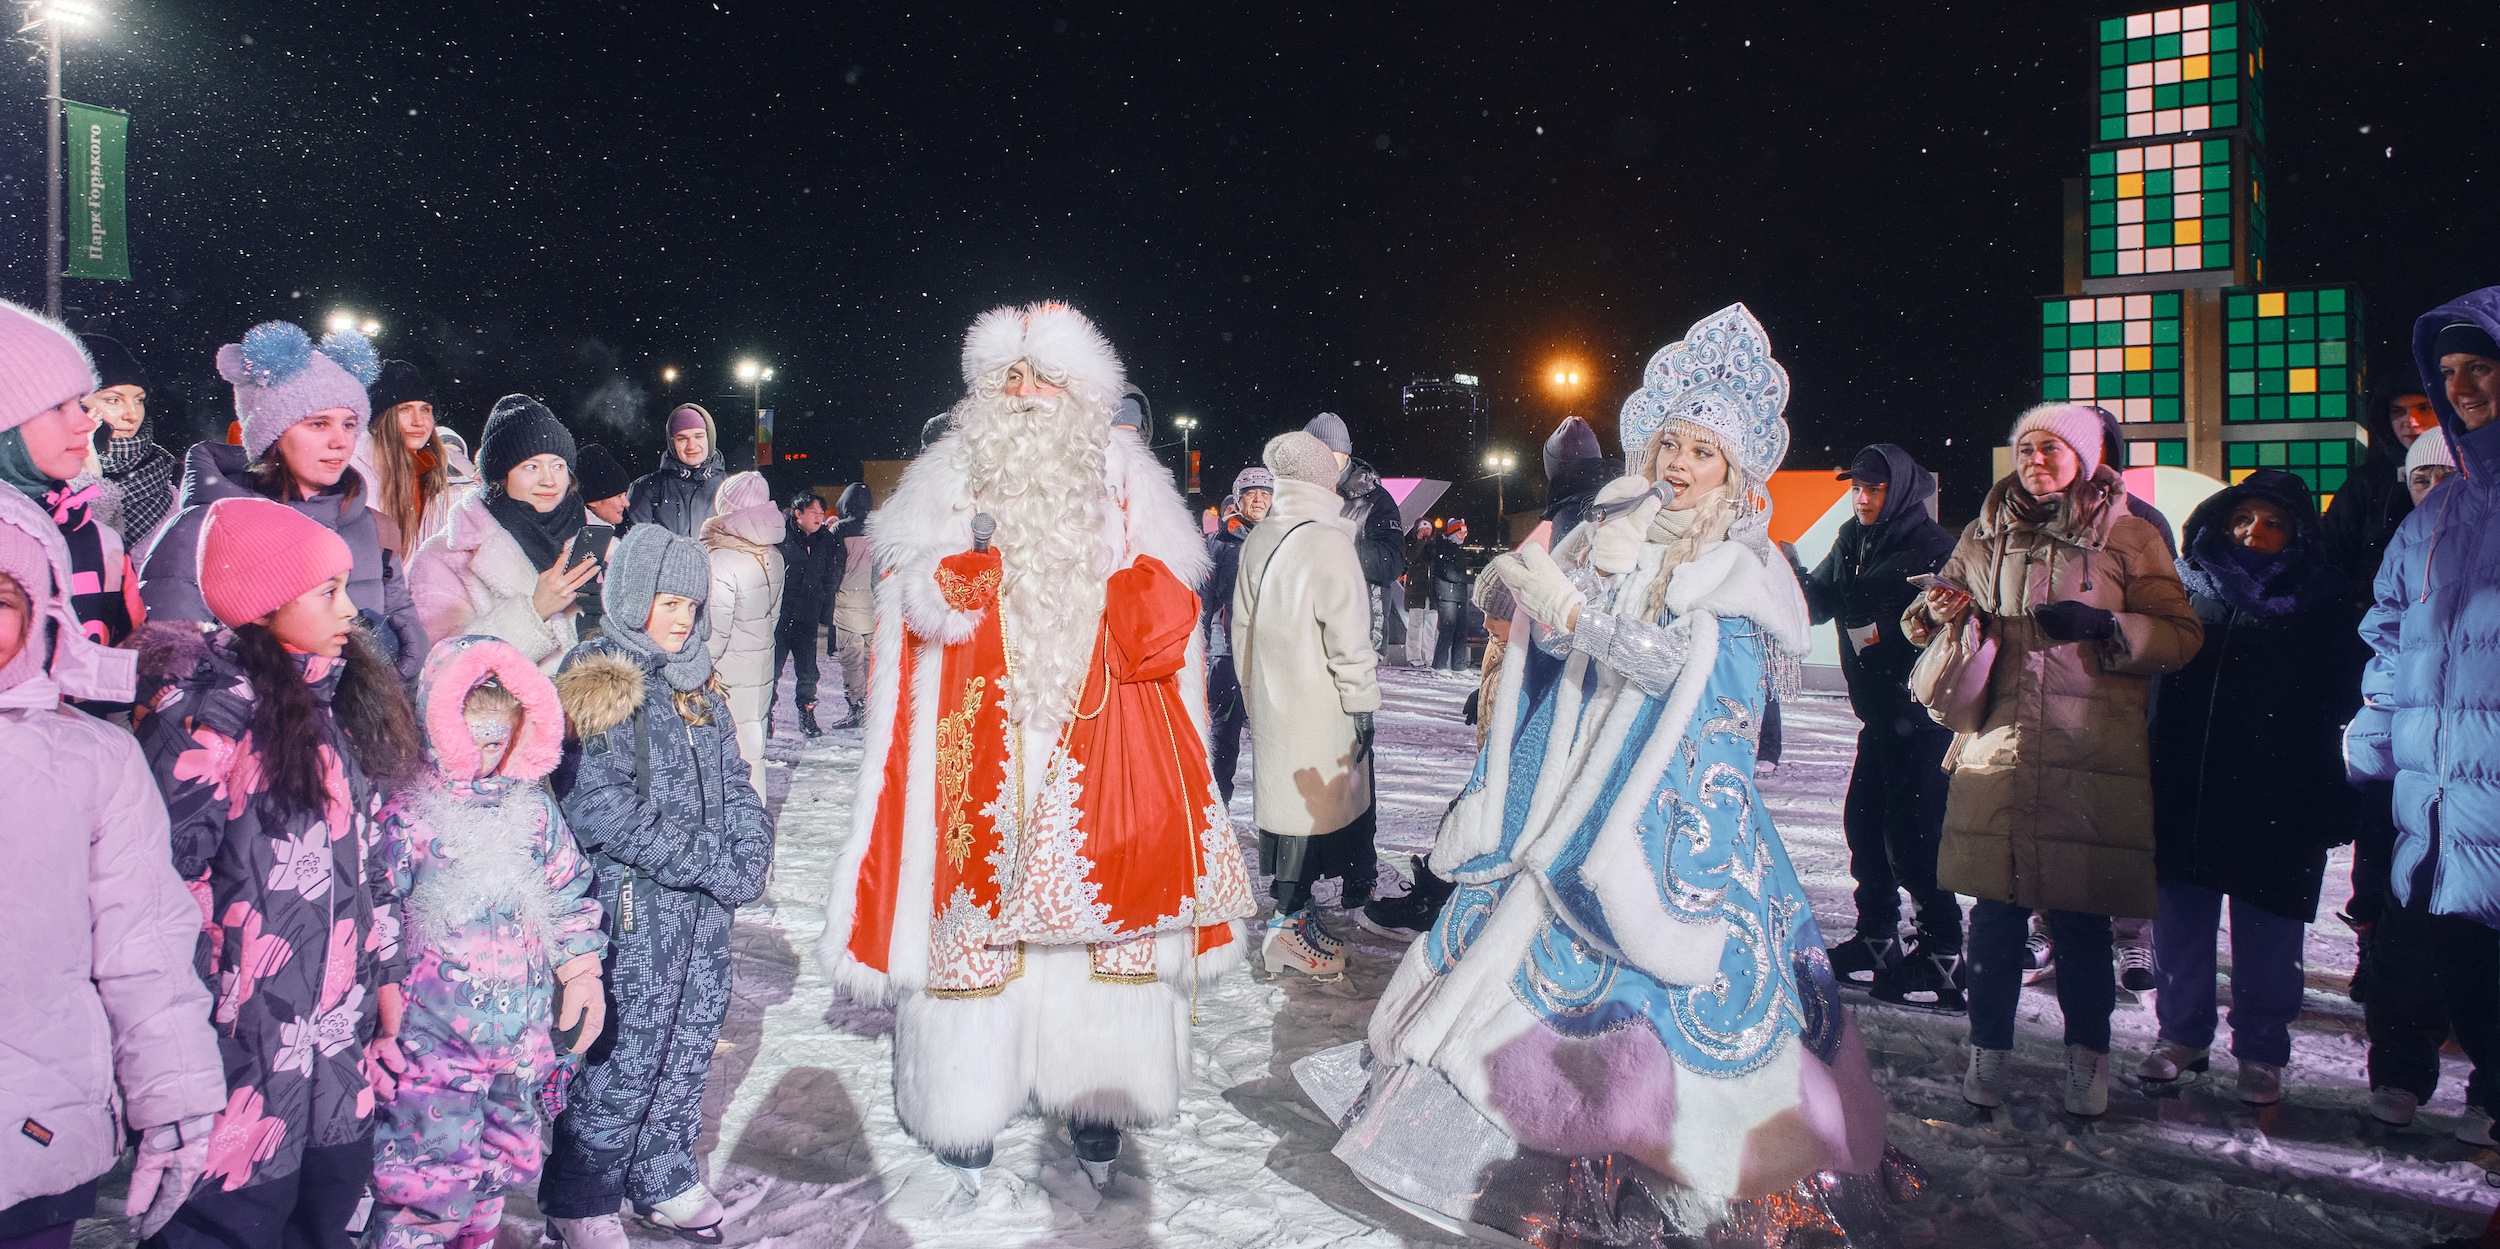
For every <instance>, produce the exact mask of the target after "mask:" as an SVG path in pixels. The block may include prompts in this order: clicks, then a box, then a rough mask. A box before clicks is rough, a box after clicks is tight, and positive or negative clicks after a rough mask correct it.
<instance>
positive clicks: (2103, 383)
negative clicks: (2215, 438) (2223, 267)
mask: <svg viewBox="0 0 2500 1249" xmlns="http://www.w3.org/2000/svg"><path fill="white" fill-rule="evenodd" d="M2040 322H2041V325H2042V327H2043V328H2042V335H2043V339H2042V341H2043V344H2044V349H2043V350H2042V352H2041V353H2040V363H2041V385H2040V397H2041V398H2043V399H2066V400H2072V401H2075V402H2079V403H2096V404H2099V405H2100V406H2102V407H2104V408H2107V409H2109V410H2110V411H2111V412H2112V413H2115V414H2116V415H2117V417H2118V419H2119V420H2121V421H2124V422H2129V423H2143V424H2151V423H2155V422H2160V421H2177V420H2178V419H2179V400H2178V394H2179V386H2180V376H2179V369H2180V363H2179V355H2180V353H2179V348H2178V346H2177V344H2178V342H2179V296H2178V295H2177V293H2176V292H2162V293H2158V294H2144V295H2102V296H2083V297H2078V296H2070V295H2060V296H2056V297H2053V298H2049V299H2044V300H2041V301H2040ZM2058 327H2063V328H2064V329H2065V331H2066V335H2067V337H2066V341H2067V342H2068V343H2069V344H2071V345H2070V346H2069V347H2068V348H2067V349H2066V350H2065V351H2063V352H2060V351H2057V350H2056V349H2054V348H2053V347H2047V346H2045V344H2046V343H2047V342H2048V339H2047V337H2046V336H2047V334H2048V332H2049V331H2050V330H2051V329H2053V328H2058Z"/></svg>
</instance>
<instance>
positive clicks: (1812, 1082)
mask: <svg viewBox="0 0 2500 1249" xmlns="http://www.w3.org/2000/svg"><path fill="white" fill-rule="evenodd" d="M1787 398H1788V379H1787V374H1786V372H1785V371H1784V370H1782V369H1781V368H1780V366H1779V365H1778V364H1777V363H1776V362H1775V361H1773V360H1772V358H1771V354H1770V344H1769V342H1768V340H1767V338H1766V337H1765V336H1764V334H1763V331H1762V327H1761V325H1760V324H1759V323H1758V322H1756V321H1755V320H1754V318H1753V316H1752V314H1751V313H1749V312H1748V311H1746V309H1745V308H1744V306H1743V305H1741V304H1740V305H1734V306H1731V307H1728V308H1725V309H1722V310H1721V311H1719V312H1717V313H1714V314H1712V315H1711V316H1709V317H1707V318H1705V319H1703V320H1702V321H1701V322H1699V323H1698V324H1696V325H1694V326H1693V327H1692V329H1691V330H1690V331H1689V332H1688V333H1687V335H1686V337H1685V338H1684V339H1683V340H1682V341H1680V342H1675V343H1670V344H1668V345H1667V346H1666V347H1665V348H1663V349H1662V350H1660V351H1659V352H1658V354H1657V355H1655V356H1654V357H1652V358H1651V360H1650V362H1649V365H1648V368H1647V370H1646V371H1645V374H1644V381H1643V385H1642V387H1641V389H1640V390H1639V391H1637V392H1635V393H1634V394H1633V395H1632V396H1631V398H1630V399H1629V400H1627V401H1626V402H1625V404H1624V407H1623V414H1622V435H1623V444H1624V451H1625V452H1626V454H1627V456H1628V463H1629V464H1630V466H1631V467H1632V469H1633V471H1634V472H1635V473H1638V474H1639V476H1636V477H1630V478H1620V479H1617V481H1616V482H1615V483H1614V484H1612V485H1610V486H1608V487H1606V488H1605V489H1604V490H1602V491H1600V492H1599V493H1598V494H1597V496H1596V498H1595V500H1594V501H1593V502H1592V504H1591V505H1590V507H1589V509H1588V512H1587V515H1586V517H1585V518H1584V520H1583V522H1582V523H1581V524H1580V525H1578V526H1577V527H1576V528H1575V529H1574V530H1573V532H1571V533H1570V534H1568V535H1558V537H1557V541H1556V543H1555V553H1554V554H1553V555H1552V556H1550V557H1549V556H1547V555H1546V554H1545V553H1544V552H1543V551H1542V550H1527V551H1521V552H1518V553H1516V554H1510V555H1504V556H1501V557H1499V558H1498V559H1497V560H1496V561H1495V563H1494V565H1493V567H1492V568H1490V569H1488V570H1487V576H1488V577H1490V576H1494V575H1500V576H1502V577H1503V578H1504V579H1506V580H1507V581H1509V582H1510V583H1511V584H1512V585H1513V586H1514V588H1515V589H1516V596H1515V597H1516V600H1517V602H1518V604H1519V606H1518V609H1517V613H1516V615H1515V617H1514V620H1513V623H1512V626H1511V629H1512V638H1513V643H1514V645H1513V649H1514V652H1515V654H1516V656H1517V658H1515V659H1514V661H1513V662H1510V663H1508V664H1506V665H1505V666H1504V669H1503V673H1502V677H1501V680H1502V685H1503V689H1502V691H1501V694H1500V696H1499V697H1498V698H1496V699H1494V700H1492V701H1491V703H1490V705H1491V706H1493V707H1495V708H1498V709H1499V712H1500V714H1499V715H1498V716H1497V717H1496V718H1495V722H1494V724H1493V726H1492V732H1491V740H1490V742H1489V743H1488V745H1487V747H1486V749H1485V750H1484V751H1483V752H1482V753H1481V754H1480V755H1479V756H1478V760H1477V765H1476V771H1475V774H1474V776H1473V777H1471V778H1470V779H1469V781H1468V782H1467V784H1466V786H1465V787H1464V788H1463V789H1462V790H1461V792H1460V796H1459V798H1458V799H1457V800H1456V802H1454V803H1453V804H1452V806H1451V809H1450V811H1449V813H1448V814H1447V815H1446V816H1445V817H1444V820H1445V822H1444V825H1443V828H1442V830H1441V834H1440V838H1439V841H1438V844H1437V845H1436V846H1435V849H1434V852H1433V857H1432V867H1433V870H1434V871H1435V872H1436V873H1439V874H1440V875H1442V876H1444V877H1446V878H1448V879H1450V880H1451V881H1453V882H1455V883H1456V889H1455V892H1454V894H1453V896H1452V897H1451V898H1450V901H1449V903H1448V905H1447V906H1446V907H1445V908H1444V909H1443V910H1442V912H1441V915H1440V917H1439V919H1438V920H1437V921H1436V922H1435V923H1434V925H1433V927H1432V930H1431V931H1430V932H1429V933H1427V934H1426V935H1425V936H1424V937H1423V938H1422V939H1421V940H1418V941H1417V942H1415V944H1414V945H1413V946H1411V947H1409V949H1408V952H1407V955H1406V959H1405V962H1404V963H1403V964H1401V965H1400V967H1399V968H1398V971H1397V974H1396V976H1395V977H1394V978H1393V979H1392V980H1391V982H1390V985H1389V988H1388V989H1387V991H1386V992H1385V993H1384V995H1383V996H1382V999H1381V1003H1380V1006H1379V1008H1378V1010H1377V1011H1376V1012H1375V1013H1374V1014H1373V1016H1372V1021H1371V1030H1370V1039H1369V1041H1368V1043H1358V1044H1354V1045H1348V1046H1342V1047H1339V1048H1336V1049H1332V1050H1323V1051H1320V1052H1319V1053H1317V1054H1314V1055H1312V1056H1310V1057H1309V1058H1306V1059H1304V1060H1302V1061H1301V1062H1300V1063H1298V1064H1296V1067H1295V1072H1296V1075H1297V1077H1298V1078H1299V1079H1300V1080H1301V1082H1302V1084H1303V1086H1304V1088H1305V1089H1306V1090H1307V1091H1308V1092H1309V1093H1310V1095H1311V1097H1312V1099H1313V1100H1314V1101H1315V1102H1317V1103H1318V1104H1319V1105H1320V1106H1321V1107H1322V1108H1323V1109H1324V1110H1325V1111H1326V1112H1327V1113H1328V1114H1329V1115H1330V1116H1331V1117H1332V1118H1333V1119H1335V1120H1336V1121H1337V1122H1338V1123H1339V1124H1340V1125H1341V1126H1342V1127H1343V1129H1344V1135H1343V1137H1342V1138H1341V1139H1340V1141H1339V1143H1338V1145H1337V1148H1336V1153H1337V1155H1338V1156H1339V1157H1340V1158H1343V1159H1344V1160H1345V1161H1346V1163H1347V1165H1348V1166H1349V1167H1351V1168H1352V1169H1353V1171H1354V1173H1355V1174H1356V1175H1357V1176H1359V1177H1361V1178H1362V1179H1363V1181H1364V1182H1365V1183H1366V1184H1368V1185H1370V1186H1371V1187H1372V1188H1373V1189H1374V1190H1375V1191H1376V1192H1379V1193H1380V1194H1382V1195H1383V1196H1385V1197H1387V1198H1388V1199H1389V1200H1391V1201H1392V1202H1394V1203H1396V1204H1397V1205H1399V1206H1400V1207H1401V1208H1404V1209H1406V1210H1408V1211H1409V1212H1411V1213H1414V1214H1416V1215H1418V1216H1420V1217H1422V1218H1425V1219H1427V1220H1429V1221H1431V1222H1433V1223H1435V1224H1437V1225H1439V1226H1441V1227H1443V1228H1445V1229H1450V1230H1454V1231H1460V1232H1463V1233H1465V1234H1467V1235H1471V1236H1478V1237H1481V1238H1484V1239H1489V1240H1497V1241H1500V1242H1503V1243H1531V1244H1536V1245H1547V1246H1551V1245H1560V1244H1565V1243H1568V1244H1573V1245H1584V1244H1585V1245H1597V1244H1603V1245H1662V1246H1663V1245H1685V1244H1699V1243H1707V1244H1710V1245H1713V1246H1724V1245H1787V1244H1791V1243H1796V1242H1794V1241H1792V1240H1791V1239H1789V1237H1791V1236H1792V1235H1794V1234H1795V1233H1796V1232H1797V1231H1798V1230H1799V1229H1803V1228H1813V1229H1817V1230H1818V1231H1820V1232H1822V1233H1823V1234H1824V1235H1825V1237H1827V1239H1817V1240H1815V1242H1814V1243H1818V1244H1822V1243H1835V1244H1847V1243H1857V1241H1856V1238H1857V1237H1860V1236H1863V1235H1870V1234H1871V1235H1878V1236H1880V1235H1881V1234H1882V1233H1881V1231H1880V1230H1879V1229H1878V1228H1877V1226H1876V1225H1877V1224H1879V1223H1880V1221H1881V1218H1882V1216H1881V1213H1880V1211H1879V1210H1878V1209H1877V1208H1876V1205H1877V1203H1876V1201H1875V1194H1876V1193H1877V1192H1878V1191H1879V1190H1880V1189H1881V1188H1882V1186H1883V1185H1882V1184H1880V1183H1879V1182H1878V1178H1877V1177H1878V1175H1879V1173H1880V1174H1881V1175H1882V1176H1883V1179H1884V1180H1886V1181H1889V1182H1890V1184H1891V1186H1892V1187H1893V1189H1894V1191H1895V1192H1900V1191H1901V1190H1903V1189H1905V1188H1914V1187H1915V1186H1916V1185H1917V1183H1918V1182H1919V1179H1918V1177H1917V1174H1916V1169H1915V1167H1914V1165H1912V1164H1910V1163H1909V1162H1908V1161H1907V1159H1903V1158H1899V1156H1898V1155H1889V1156H1888V1154H1887V1150H1886V1148H1885V1145H1884V1117H1885V1113H1886V1110H1885V1103H1884V1098H1883V1095H1882V1094H1881V1093H1879V1092H1878V1091H1876V1089H1875V1086H1874V1084H1873V1081H1872V1079H1871V1077H1870V1074H1869V1072H1868V1068H1867V1061H1866V1053H1865V1047H1864V1043H1863V1042H1862V1041H1861V1039H1860V1037H1859V1035H1858V1032H1857V1029H1856V1027H1855V1025H1854V1024H1853V1023H1852V1022H1851V1021H1850V1019H1849V1017H1848V1016H1847V1015H1846V1014H1845V1013H1844V1012H1843V1010H1842V1008H1841V1004H1840V999H1839V994H1838V990H1837V986H1836V985H1835V983H1834V981H1833V978H1832V974H1831V966H1830V963H1829V962H1828V961H1827V960H1826V958H1825V956H1824V953H1823V947H1822V940H1821V937H1820V934H1819V933H1818V932H1817V930H1816V928H1815V923H1814V915H1813V911H1812V908H1811V906H1810V905H1809V902H1808V899H1807V897H1806V892H1805V889H1804V887H1803V886H1802V885H1801V884H1800V882H1799V881H1798V878H1797V875H1796V872H1795V871H1794V870H1793V869H1792V868H1791V867H1790V865H1789V862H1788V857H1787V854H1786V852H1785V850H1784V849H1783V847H1782V845H1781V842H1780V837H1779V831H1778V829H1776V828H1775V827H1773V825H1772V823H1771V819H1770V817H1769V814H1768V813H1767V812H1766V811H1765V810H1764V808H1763V804H1762V801H1761V798H1760V796H1759V795H1757V794H1756V793H1755V791H1754V786H1753V774H1754V752H1755V742H1756V735H1757V734H1758V733H1759V732H1760V726H1761V723H1762V714H1763V706H1764V704H1765V703H1766V702H1767V701H1768V700H1769V699H1770V698H1771V697H1773V696H1774V695H1775V694H1776V693H1778V692H1781V691H1782V690H1783V688H1785V687H1790V686H1792V685H1793V681H1794V676H1795V673H1796V671H1797V660H1796V656H1798V655H1800V654H1802V653H1803V652H1804V650H1805V648H1806V645H1807V637H1808V626H1807V623H1806V607H1805V603H1804V601H1803V599H1802V597H1801V595H1800V592H1799V590H1798V588H1797V582H1796V579H1795V577H1794V576H1792V575H1791V574H1790V573H1789V571H1788V569H1787V568H1786V567H1785V566H1784V564H1783V562H1782V559H1781V556H1780V555H1779V553H1778V552H1777V551H1776V550H1775V549H1774V548H1773V546H1772V544H1771V542H1770V540H1769V536H1768V523H1769V513H1768V504H1767V502H1765V501H1764V499H1765V494H1766V491H1765V489H1764V488H1765V485H1766V483H1767V481H1768V479H1769V477H1770V475H1771V473H1772V471H1773V470H1774V469H1776V468H1777V467H1778V465H1779V463H1780V460H1781V458H1782V457H1783V455H1784V454H1785V452H1786V449H1787V443H1788V428H1787V425H1786V424H1785V422H1784V421H1783V420H1782V419H1781V415H1780V414H1781V410H1782V409H1783V408H1784V407H1785V406H1786V403H1787ZM1669 435H1672V436H1673V437H1674V438H1676V439H1677V440H1678V441H1679V443H1681V444H1684V445H1687V446H1690V445H1694V444H1704V443H1706V444H1715V446H1716V447H1717V448H1718V449H1719V450H1721V451H1723V452H1724V454H1725V458H1726V460H1727V461H1728V462H1729V466H1728V473H1727V480H1726V482H1725V484H1724V485H1719V486H1711V487H1706V488H1705V487H1701V486H1699V485H1698V484H1697V483H1696V484H1695V486H1694V494H1693V497H1692V498H1691V499H1690V500H1689V501H1687V505H1686V506H1683V507H1674V506H1672V505H1669V506H1666V507H1664V508H1662V506H1661V502H1660V499H1659V496H1661V495H1663V494H1664V493H1665V491H1663V490H1660V489H1658V488H1657V486H1656V485H1653V483H1654V482H1655V481H1656V478H1657V470H1656V467H1655V466H1656V465H1657V463H1658V461H1659V459H1660V456H1659V454H1658V449H1659V444H1660V441H1661V439H1662V437H1664V436H1669ZM1530 638H1533V644H1532V645H1522V644H1520V643H1521V642H1522V641H1523V640H1525V639H1530ZM1888 1164H1889V1165H1888Z"/></svg>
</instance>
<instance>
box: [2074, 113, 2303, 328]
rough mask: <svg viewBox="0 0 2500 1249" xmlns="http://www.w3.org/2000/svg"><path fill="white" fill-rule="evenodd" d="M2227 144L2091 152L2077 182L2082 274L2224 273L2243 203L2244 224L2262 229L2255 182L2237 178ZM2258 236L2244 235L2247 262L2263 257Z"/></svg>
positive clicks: (2212, 142) (2161, 145)
mask: <svg viewBox="0 0 2500 1249" xmlns="http://www.w3.org/2000/svg"><path fill="white" fill-rule="evenodd" d="M2233 142H2234V140H2231V139H2216V140H2210V141H2182V142H2159V143H2138V144H2135V145H2132V146H2129V147H2122V148H2117V149H2115V150H2112V151H2103V152H2095V153H2093V154H2092V168H2093V171H2094V172H2093V174H2092V176H2091V177H2090V178H2088V179H2087V180H2086V182H2085V196H2086V198H2085V215H2086V220H2087V222H2088V227H2087V230H2086V234H2085V241H2086V245H2087V248H2088V252H2089V262H2088V264H2087V266H2086V272H2087V273H2088V274H2090V275H2091V276H2093V277H2124V276H2133V275H2136V274H2147V273H2188V272H2196V271H2200V270H2207V269H2228V268H2230V267H2231V266H2232V265H2233V264H2234V263H2235V262H2236V260H2237V259H2238V256H2237V249H2236V248H2235V246H2234V239H2233V234H2234V231H2235V218H2236V216H2237V214H2238V212H2239V211H2240V209H2241V201H2242V199H2243V198H2246V199H2247V201H2248V202H2247V204H2246V212H2247V214H2248V220H2249V222H2250V223H2251V225H2252V226H2254V225H2257V224H2261V223H2262V214H2261V213H2260V212H2259V211H2258V203H2257V201H2256V198H2255V197H2256V196H2257V195H2258V193H2259V189H2260V188H2259V184H2258V181H2257V180H2256V179H2255V178H2254V177H2250V178H2246V179H2241V178H2240V177H2239V174H2238V172H2237V169H2236V167H2235V166H2234V165H2233V163H2232V160H2231V144H2232V143H2233ZM2104 170H2106V172H2103V171H2104ZM2242 183H2244V185H2242ZM2260 237H2261V235H2260V234H2259V233H2258V232H2257V231H2255V230H2254V229H2252V230H2251V232H2250V240H2251V245H2252V247H2251V251H2250V253H2249V255H2250V258H2251V259H2252V260H2258V259H2261V258H2262V256H2263V249H2262V247H2259V246H2257V245H2256V240H2258V239H2259V238H2260ZM2173 297H2174V298H2175V296H2173Z"/></svg>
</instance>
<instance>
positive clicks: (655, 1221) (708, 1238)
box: [634, 1184, 729, 1245]
mask: <svg viewBox="0 0 2500 1249" xmlns="http://www.w3.org/2000/svg"><path fill="white" fill-rule="evenodd" d="M634 1213H635V1215H637V1216H638V1217H640V1218H641V1219H642V1221H643V1222H645V1223H647V1224H650V1225H651V1226H653V1227H656V1228H658V1229H660V1230H661V1231H664V1232H667V1233H669V1234H670V1235H672V1236H675V1237H676V1238H677V1239H679V1240H683V1241H690V1242H692V1243H694V1244H698V1245H717V1244H719V1243H721V1229H720V1225H721V1221H722V1220H724V1219H726V1218H728V1217H729V1212H728V1211H726V1210H723V1209H721V1204H720V1199H719V1198H717V1197H714V1196H713V1195H712V1190H710V1189H708V1188H705V1187H704V1186H702V1185H701V1184H697V1185H695V1186H694V1187H692V1188H689V1189H687V1190H686V1191H684V1192H682V1193H679V1194H677V1195H676V1196H674V1197H670V1198H668V1199H667V1200H664V1201H661V1202H659V1203H657V1204H655V1205H648V1206H646V1205H644V1204H642V1203H641V1202H639V1201H637V1202H635V1203H634Z"/></svg>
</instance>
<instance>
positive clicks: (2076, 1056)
mask: <svg viewBox="0 0 2500 1249" xmlns="http://www.w3.org/2000/svg"><path fill="white" fill-rule="evenodd" d="M2066 1113H2067V1114H2070V1115H2074V1116H2076V1117H2078V1118H2083V1119H2097V1118H2099V1117H2101V1116H2102V1115H2105V1114H2108V1113H2109V1055H2107V1054H2104V1053H2102V1052H2100V1051H2099V1050H2096V1049H2093V1048H2091V1047H2090V1046H2084V1045H2069V1046H2067V1047H2066Z"/></svg>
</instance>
